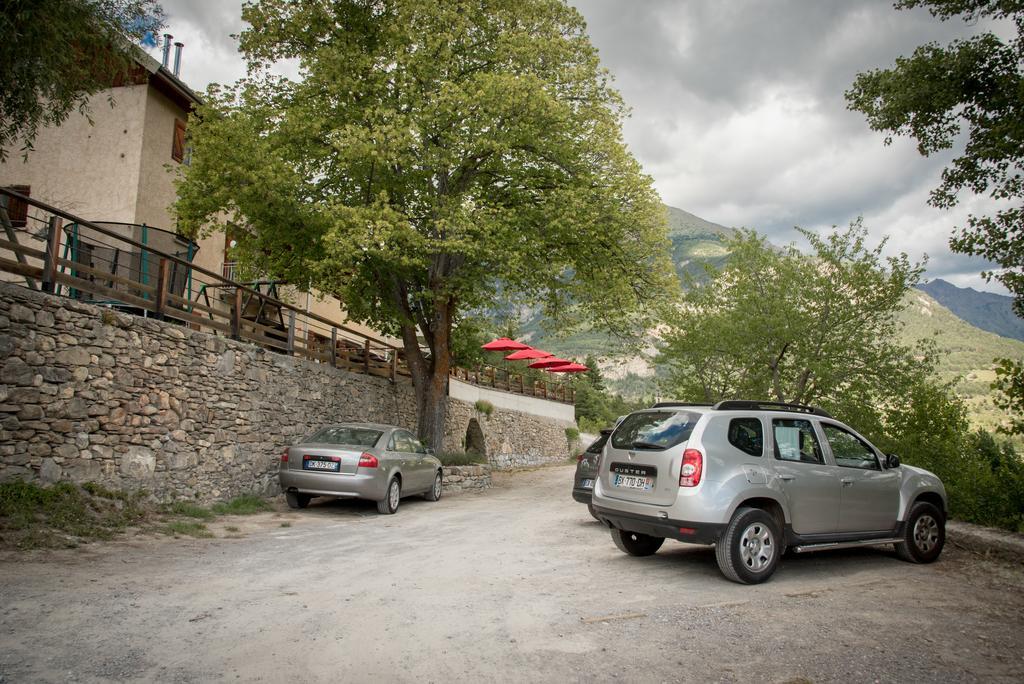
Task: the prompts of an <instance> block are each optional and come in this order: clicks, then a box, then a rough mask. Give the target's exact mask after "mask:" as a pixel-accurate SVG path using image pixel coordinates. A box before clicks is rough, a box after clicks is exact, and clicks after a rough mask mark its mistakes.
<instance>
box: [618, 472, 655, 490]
mask: <svg viewBox="0 0 1024 684" xmlns="http://www.w3.org/2000/svg"><path fill="white" fill-rule="evenodd" d="M612 484H614V485H615V486H616V487H623V488H624V489H643V490H645V491H646V490H648V489H654V478H652V477H640V476H638V475H616V476H615V480H614V481H613V482H612Z"/></svg>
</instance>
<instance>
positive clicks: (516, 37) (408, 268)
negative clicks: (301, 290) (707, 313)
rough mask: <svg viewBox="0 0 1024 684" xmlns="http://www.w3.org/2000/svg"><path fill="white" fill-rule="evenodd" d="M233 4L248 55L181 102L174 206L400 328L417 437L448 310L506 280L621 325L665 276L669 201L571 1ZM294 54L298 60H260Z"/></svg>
mask: <svg viewBox="0 0 1024 684" xmlns="http://www.w3.org/2000/svg"><path fill="white" fill-rule="evenodd" d="M243 17H244V18H245V20H246V21H248V22H249V24H250V28H248V29H246V30H245V31H244V32H243V33H242V35H241V40H240V46H241V51H242V53H243V54H244V56H245V58H246V60H247V62H248V66H249V76H248V77H247V78H246V79H243V80H242V81H240V82H239V83H237V84H235V85H234V86H233V87H229V88H226V89H212V90H211V92H210V93H209V97H208V100H207V104H206V105H205V106H204V107H202V108H201V109H200V111H199V112H198V116H197V117H195V118H194V120H193V121H192V123H191V125H190V132H191V136H192V145H193V150H194V153H193V163H192V165H191V167H190V168H189V169H188V171H187V175H186V176H185V178H184V181H183V182H182V183H181V184H180V186H179V193H180V195H179V197H180V199H179V201H178V203H177V211H178V215H179V217H180V219H181V221H182V224H183V225H184V226H185V227H186V228H188V229H191V230H193V231H198V230H200V229H202V228H203V227H204V226H206V227H207V229H208V227H209V226H210V225H213V226H215V227H217V226H222V225H225V224H226V225H229V226H232V227H233V228H234V229H235V230H236V232H235V234H236V235H238V243H239V244H238V249H239V252H240V258H241V259H242V261H243V262H248V263H249V264H250V265H252V266H253V267H256V268H258V269H260V270H262V271H264V272H267V273H269V274H271V275H273V276H274V277H278V278H285V279H287V280H290V281H291V282H294V283H299V284H302V285H310V286H312V287H315V288H318V289H320V290H322V291H325V292H328V293H331V294H334V295H337V296H339V297H340V298H341V299H342V300H343V301H344V302H345V304H346V307H347V308H348V311H349V314H350V315H351V316H352V317H353V318H355V319H357V320H362V321H366V322H368V323H370V324H372V325H374V326H377V327H378V328H379V329H381V330H383V331H385V332H388V333H393V334H396V335H398V336H400V337H401V339H402V342H403V346H404V351H405V354H406V358H407V362H408V364H409V368H410V371H411V373H412V378H413V384H414V386H415V389H416V396H417V400H418V404H419V405H418V409H419V434H420V437H421V438H424V439H425V440H427V441H428V443H430V444H432V445H433V446H435V447H439V446H440V443H441V437H442V434H443V425H444V416H445V411H446V407H447V399H446V397H447V382H448V372H449V367H450V347H451V333H452V328H453V324H454V323H455V322H457V320H458V319H459V317H460V315H461V314H462V313H463V312H469V311H479V310H482V309H485V308H487V307H489V306H492V305H494V304H495V303H496V301H497V299H498V298H499V294H498V293H499V292H500V293H501V294H500V297H508V298H518V299H519V300H521V301H524V302H529V303H535V304H537V305H539V306H542V307H543V308H544V310H545V313H546V314H547V315H548V316H549V317H553V318H555V319H556V320H559V321H562V322H563V323H564V325H566V326H570V325H572V324H574V323H577V322H580V321H584V320H586V321H593V322H596V323H597V324H598V325H601V326H603V327H605V328H607V329H611V330H613V331H616V332H620V333H623V334H629V333H635V332H637V331H638V330H641V329H642V328H643V327H644V325H645V322H646V320H647V319H648V317H649V315H650V314H651V313H652V307H651V303H652V302H654V301H656V300H657V299H658V298H659V297H660V296H662V294H663V293H666V292H670V291H671V289H672V284H671V280H670V279H671V277H672V276H671V268H670V265H669V264H668V263H667V259H666V257H665V255H666V254H667V238H666V234H665V218H664V215H663V211H664V210H663V209H662V207H661V205H660V203H659V201H658V197H657V196H656V194H655V192H654V191H653V189H652V186H651V182H650V179H649V178H648V177H647V176H645V175H644V174H643V173H642V172H641V170H640V168H639V165H638V164H637V162H636V160H635V159H634V158H633V157H632V156H631V155H630V154H629V152H628V151H627V149H626V147H625V145H624V144H623V141H622V138H621V122H622V120H623V117H624V116H625V113H626V112H625V108H624V105H623V103H622V101H621V99H620V97H619V95H618V93H617V92H616V91H615V90H614V89H613V88H612V87H611V85H610V83H609V75H608V73H607V72H606V71H605V70H604V69H602V68H601V66H600V64H599V61H598V56H597V53H596V51H595V49H594V48H593V47H592V46H591V44H590V42H589V40H588V38H587V36H586V32H585V25H584V22H583V20H582V18H581V16H580V14H579V13H578V12H577V11H576V10H575V9H573V8H571V7H568V6H567V5H565V4H564V2H561V1H557V0H486V1H483V0H475V1H462V2H458V1H452V2H436V0H335V1H333V2H326V1H323V2H303V3H292V2H285V1H284V0H262V1H259V2H252V3H247V4H246V5H245V7H244V9H243ZM288 59H291V60H297V61H298V64H299V66H300V70H301V79H299V80H289V79H285V78H280V77H277V76H273V75H271V74H270V73H269V72H268V71H267V66H268V65H270V64H272V63H274V62H276V61H278V60H288Z"/></svg>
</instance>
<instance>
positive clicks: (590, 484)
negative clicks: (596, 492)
mask: <svg viewBox="0 0 1024 684" xmlns="http://www.w3.org/2000/svg"><path fill="white" fill-rule="evenodd" d="M580 487H582V488H583V489H593V488H594V481H593V480H584V481H583V482H581V483H580Z"/></svg>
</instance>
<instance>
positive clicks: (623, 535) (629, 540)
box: [612, 529, 665, 556]
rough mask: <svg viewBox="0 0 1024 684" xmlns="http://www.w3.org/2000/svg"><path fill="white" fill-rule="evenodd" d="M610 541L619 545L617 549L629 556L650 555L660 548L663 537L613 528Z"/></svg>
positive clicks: (663, 540) (663, 541)
mask: <svg viewBox="0 0 1024 684" xmlns="http://www.w3.org/2000/svg"><path fill="white" fill-rule="evenodd" d="M612 541H614V542H615V545H616V546H617V547H619V551H622V552H623V553H628V554H629V555H630V556H650V555H652V554H654V553H656V552H657V551H658V549H660V548H661V545H662V544H664V543H665V538H664V537H652V536H651V535H649V534H642V533H640V532H628V531H626V530H615V529H613V530H612Z"/></svg>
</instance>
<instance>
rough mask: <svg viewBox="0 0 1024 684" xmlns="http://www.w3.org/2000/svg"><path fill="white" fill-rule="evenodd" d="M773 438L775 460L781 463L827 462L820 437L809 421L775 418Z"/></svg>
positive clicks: (773, 421)
mask: <svg viewBox="0 0 1024 684" xmlns="http://www.w3.org/2000/svg"><path fill="white" fill-rule="evenodd" d="M772 437H773V438H774V442H775V458H777V459H779V460H780V461H800V462H802V463H824V462H825V459H824V458H823V457H822V455H821V445H820V444H818V437H817V436H816V435H815V434H814V427H813V426H812V425H811V421H809V420H800V419H795V418H774V419H773V420H772Z"/></svg>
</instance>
